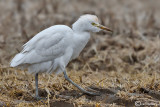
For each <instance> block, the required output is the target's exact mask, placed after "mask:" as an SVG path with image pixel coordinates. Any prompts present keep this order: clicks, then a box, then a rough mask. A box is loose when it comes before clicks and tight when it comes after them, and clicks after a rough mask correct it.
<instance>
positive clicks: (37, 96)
mask: <svg viewBox="0 0 160 107" xmlns="http://www.w3.org/2000/svg"><path fill="white" fill-rule="evenodd" d="M35 85H36V96H35V98H36V100H41V99H45V98H41V97H39V93H38V73H36V74H35Z"/></svg>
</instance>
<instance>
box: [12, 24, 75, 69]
mask: <svg viewBox="0 0 160 107" xmlns="http://www.w3.org/2000/svg"><path fill="white" fill-rule="evenodd" d="M72 35H73V31H72V29H71V28H70V27H68V26H65V25H55V26H51V27H49V28H47V29H45V30H43V31H41V32H39V33H38V34H37V35H35V36H34V37H33V38H32V39H31V40H29V41H28V42H27V43H26V44H24V45H23V50H22V51H21V52H20V53H18V54H17V55H16V56H15V57H14V58H13V59H12V61H11V66H12V67H15V66H19V65H25V64H27V65H28V64H37V63H41V62H46V61H51V60H53V59H55V58H57V57H60V56H61V55H63V54H64V52H65V49H66V48H67V46H68V45H69V42H70V40H71V38H72Z"/></svg>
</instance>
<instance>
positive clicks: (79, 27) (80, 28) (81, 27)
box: [72, 21, 89, 33]
mask: <svg viewBox="0 0 160 107" xmlns="http://www.w3.org/2000/svg"><path fill="white" fill-rule="evenodd" d="M72 29H73V31H74V32H82V33H83V32H89V31H88V30H86V25H85V24H84V23H81V22H80V21H76V22H75V23H73V25H72Z"/></svg>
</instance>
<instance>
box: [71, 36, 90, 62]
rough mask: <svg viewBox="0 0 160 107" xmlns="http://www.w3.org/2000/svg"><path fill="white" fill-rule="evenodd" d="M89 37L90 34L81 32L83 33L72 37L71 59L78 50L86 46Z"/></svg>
mask: <svg viewBox="0 0 160 107" xmlns="http://www.w3.org/2000/svg"><path fill="white" fill-rule="evenodd" d="M89 39H90V34H83V35H76V36H75V38H74V39H73V42H74V45H73V55H72V59H75V58H77V57H78V56H79V54H80V52H81V51H82V50H83V48H84V47H85V46H86V44H87V43H88V41H89Z"/></svg>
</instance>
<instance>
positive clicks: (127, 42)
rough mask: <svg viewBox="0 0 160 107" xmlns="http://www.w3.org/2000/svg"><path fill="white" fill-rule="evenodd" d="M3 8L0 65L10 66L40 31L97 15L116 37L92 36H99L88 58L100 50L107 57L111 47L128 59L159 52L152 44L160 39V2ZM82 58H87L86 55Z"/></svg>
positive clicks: (44, 2) (26, 1) (49, 2)
mask: <svg viewBox="0 0 160 107" xmlns="http://www.w3.org/2000/svg"><path fill="white" fill-rule="evenodd" d="M0 8H1V9H0V56H1V58H0V63H1V64H5V65H9V61H10V60H11V58H12V57H13V56H14V55H15V54H16V53H17V52H19V51H20V50H21V46H22V45H23V44H24V43H25V42H27V41H28V40H29V39H30V38H32V37H33V36H34V35H35V34H37V33H38V32H40V31H41V30H43V29H45V28H47V27H50V26H52V25H55V24H65V25H68V26H70V27H71V25H72V24H73V23H74V22H75V21H76V20H77V18H78V17H79V16H80V15H83V14H95V15H97V16H98V17H99V19H100V21H101V23H102V24H103V25H105V26H107V27H110V28H111V29H113V30H114V34H113V35H112V36H114V37H111V34H107V33H106V32H100V33H98V34H92V35H98V36H93V38H92V40H91V41H90V42H91V43H92V42H93V43H92V44H93V45H92V46H88V48H86V51H90V52H88V53H87V54H86V56H87V55H88V57H89V54H94V53H95V54H96V53H97V52H98V53H99V52H100V51H101V50H102V51H105V52H106V53H108V52H107V51H109V49H110V48H111V47H115V48H118V47H119V48H122V49H126V51H127V52H128V53H127V54H128V55H129V54H133V53H134V54H137V53H138V52H139V50H140V51H143V50H145V49H147V48H150V49H151V50H154V49H153V48H158V44H156V43H155V42H153V43H155V45H156V47H155V46H154V47H153V46H152V45H150V42H152V41H154V39H156V40H157V39H159V30H160V26H159V25H160V19H159V17H160V12H159V10H160V1H159V0H153V1H151V0H80V1H78V0H61V1H59V0H34V1H32V0H14V1H13V0H1V1H0ZM99 35H100V36H99ZM101 35H102V36H101ZM157 42H158V41H157ZM88 45H89V44H88ZM133 45H134V46H133ZM90 48H93V49H94V50H92V49H90ZM89 49H90V50H89ZM97 49H98V50H97ZM122 49H121V50H116V49H112V50H111V51H117V52H113V53H116V54H121V52H118V51H122ZM96 50H97V51H96ZM151 50H150V51H151ZM94 51H96V52H94ZM95 54H94V55H95ZM104 54H105V53H104ZM108 54H109V55H110V54H111V53H108ZM153 54H154V53H150V55H153ZM123 55H124V54H123ZM147 55H149V53H148V52H147V53H146V54H145V56H147ZM81 56H84V57H85V53H82V54H81ZM92 57H93V55H92ZM136 57H137V56H135V58H136ZM126 60H127V59H126ZM133 60H134V59H133ZM135 60H136V59H135ZM137 60H138V59H137ZM143 60H144V58H143ZM106 63H107V62H106Z"/></svg>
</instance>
